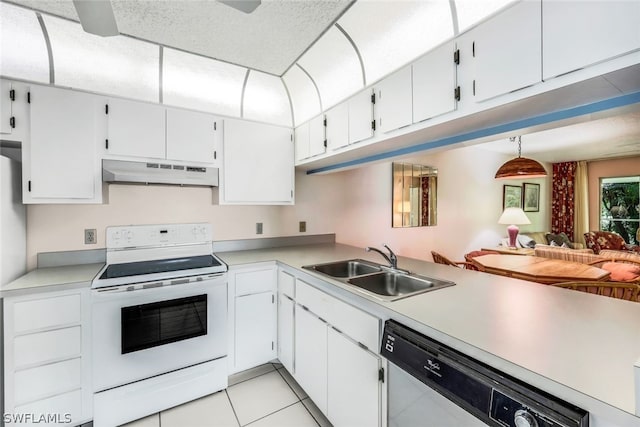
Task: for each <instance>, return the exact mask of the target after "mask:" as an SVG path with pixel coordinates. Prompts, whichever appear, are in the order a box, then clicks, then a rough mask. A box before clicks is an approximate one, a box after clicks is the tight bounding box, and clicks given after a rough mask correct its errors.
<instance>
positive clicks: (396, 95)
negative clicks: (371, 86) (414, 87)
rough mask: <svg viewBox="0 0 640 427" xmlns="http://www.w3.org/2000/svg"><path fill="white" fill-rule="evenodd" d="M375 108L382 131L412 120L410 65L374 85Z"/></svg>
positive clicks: (403, 125)
mask: <svg viewBox="0 0 640 427" xmlns="http://www.w3.org/2000/svg"><path fill="white" fill-rule="evenodd" d="M375 91H376V95H377V97H376V108H377V110H378V113H379V115H378V117H379V118H378V121H379V125H380V130H381V131H382V132H385V133H386V132H390V131H392V130H396V129H399V128H401V127H405V126H409V125H410V124H411V123H412V122H413V104H412V101H411V97H412V93H411V92H412V91H411V67H406V68H403V69H402V70H400V71H397V72H395V73H394V74H392V75H390V76H389V77H387V78H385V79H384V80H382V81H381V82H380V83H378V84H377V85H376V89H375Z"/></svg>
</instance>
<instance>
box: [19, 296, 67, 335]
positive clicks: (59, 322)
mask: <svg viewBox="0 0 640 427" xmlns="http://www.w3.org/2000/svg"><path fill="white" fill-rule="evenodd" d="M13 322H14V333H15V334H19V333H23V332H29V331H33V330H38V329H44V328H54V327H56V326H66V325H72V324H74V323H80V294H75V295H65V296H61V297H55V298H47V299H39V300H31V301H23V302H17V303H15V305H14V312H13Z"/></svg>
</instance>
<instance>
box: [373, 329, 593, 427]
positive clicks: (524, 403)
mask: <svg viewBox="0 0 640 427" xmlns="http://www.w3.org/2000/svg"><path fill="white" fill-rule="evenodd" d="M380 353H381V354H382V355H383V356H384V357H385V358H386V359H387V360H388V361H389V362H390V363H389V367H388V382H389V384H388V393H389V398H388V421H389V422H388V426H389V427H414V426H420V427H475V426H487V425H489V426H497V427H505V426H508V427H588V425H589V413H588V412H587V411H585V410H583V409H580V408H578V407H576V406H574V405H571V404H570V403H567V402H565V401H563V400H561V399H558V398H556V397H554V396H551V395H550V394H548V393H546V392H543V391H541V390H538V389H536V388H534V387H532V386H529V385H526V384H525V383H523V382H522V381H519V380H517V379H515V378H513V377H510V376H508V375H507V374H505V373H503V372H500V371H498V370H497V369H494V368H492V367H490V366H487V365H486V364H484V363H481V362H479V361H477V360H474V359H472V358H470V357H469V356H466V355H464V354H462V353H460V352H459V351H456V350H454V349H452V348H449V347H447V346H445V345H443V344H441V343H439V342H437V341H435V340H433V339H431V338H428V337H426V336H424V335H422V334H420V333H418V332H416V331H414V330H412V329H410V328H408V327H406V326H404V325H401V324H400V323H397V322H395V321H393V320H388V321H387V322H385V327H384V334H383V338H382V344H381V351H380Z"/></svg>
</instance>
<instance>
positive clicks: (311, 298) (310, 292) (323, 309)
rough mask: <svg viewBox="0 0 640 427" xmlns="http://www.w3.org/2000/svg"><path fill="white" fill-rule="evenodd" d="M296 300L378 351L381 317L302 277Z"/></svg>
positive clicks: (369, 347)
mask: <svg viewBox="0 0 640 427" xmlns="http://www.w3.org/2000/svg"><path fill="white" fill-rule="evenodd" d="M296 294H297V297H296V301H297V302H298V304H301V305H304V306H305V307H307V308H308V309H309V310H310V311H312V312H313V313H315V314H316V315H317V316H318V317H320V318H322V319H323V320H325V321H326V322H327V323H329V324H330V325H332V326H334V327H336V328H337V329H339V330H340V331H341V332H343V333H344V334H345V335H348V336H349V337H350V338H352V339H353V340H355V341H358V342H360V343H362V344H364V345H365V346H367V348H368V349H369V350H371V351H372V352H374V353H378V347H379V342H378V341H379V338H378V337H379V330H380V319H378V318H377V317H375V316H372V315H370V314H368V313H365V312H364V311H362V310H360V309H358V308H355V307H353V306H351V305H349V304H347V303H345V302H342V301H340V300H339V299H337V298H335V297H332V296H331V295H328V294H326V293H324V292H322V291H320V290H318V289H316V288H314V287H312V286H311V285H309V284H307V283H305V282H303V281H302V280H300V279H297V280H296Z"/></svg>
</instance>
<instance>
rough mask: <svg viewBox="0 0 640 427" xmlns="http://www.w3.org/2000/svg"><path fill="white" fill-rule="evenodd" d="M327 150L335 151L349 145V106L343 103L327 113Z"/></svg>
mask: <svg viewBox="0 0 640 427" xmlns="http://www.w3.org/2000/svg"><path fill="white" fill-rule="evenodd" d="M326 120H327V127H326V133H327V149H328V150H337V149H338V148H342V147H346V146H347V145H349V105H348V104H347V103H346V102H344V103H342V104H340V105H336V106H335V107H333V108H332V109H331V110H329V111H327V114H326Z"/></svg>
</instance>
